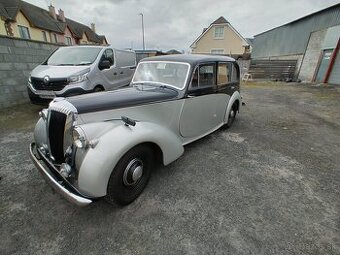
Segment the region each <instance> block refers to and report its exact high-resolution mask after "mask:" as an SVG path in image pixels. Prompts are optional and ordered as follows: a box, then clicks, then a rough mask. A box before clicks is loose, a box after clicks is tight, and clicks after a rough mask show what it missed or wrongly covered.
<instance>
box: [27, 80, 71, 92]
mask: <svg viewBox="0 0 340 255" xmlns="http://www.w3.org/2000/svg"><path fill="white" fill-rule="evenodd" d="M31 83H32V86H33V88H34V89H36V90H53V91H60V90H63V89H64V88H65V86H66V85H67V84H69V81H68V79H67V78H53V79H52V78H51V79H50V80H49V81H48V82H45V81H44V79H43V78H35V77H31Z"/></svg>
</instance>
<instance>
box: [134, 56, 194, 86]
mask: <svg viewBox="0 0 340 255" xmlns="http://www.w3.org/2000/svg"><path fill="white" fill-rule="evenodd" d="M150 63H152V64H157V63H162V64H167V63H168V64H180V65H186V66H187V67H188V69H187V73H186V75H185V79H184V82H183V84H182V87H178V86H175V85H172V84H168V83H164V82H161V81H143V80H139V81H135V77H136V74H137V71H138V68H139V67H140V65H142V64H150ZM190 68H191V65H190V64H189V63H186V62H178V61H152V60H150V61H142V62H139V63H138V65H137V68H136V72H135V73H134V75H133V78H132V81H131V84H132V85H135V84H155V85H158V86H160V87H161V86H164V85H165V86H169V87H171V88H174V89H176V90H183V89H185V87H186V84H187V82H188V79H189V75H190Z"/></svg>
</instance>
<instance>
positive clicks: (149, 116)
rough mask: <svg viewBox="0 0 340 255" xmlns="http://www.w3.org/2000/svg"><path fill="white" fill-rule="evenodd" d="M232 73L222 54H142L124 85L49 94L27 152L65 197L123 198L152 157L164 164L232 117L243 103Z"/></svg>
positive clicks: (144, 175)
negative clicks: (68, 94)
mask: <svg viewBox="0 0 340 255" xmlns="http://www.w3.org/2000/svg"><path fill="white" fill-rule="evenodd" d="M239 78H240V73H239V67H238V65H237V63H236V62H235V60H234V59H232V58H229V57H225V56H214V55H171V56H159V57H151V58H146V59H143V60H142V61H141V62H140V63H139V64H138V66H137V69H136V72H135V74H134V77H133V79H132V82H131V84H130V86H129V87H127V88H123V89H118V90H115V91H109V92H98V93H94V94H87V95H81V96H75V97H69V98H55V99H54V100H53V101H52V102H51V103H50V105H49V107H48V109H44V110H42V111H41V112H40V116H41V118H40V119H39V121H38V123H37V124H36V127H35V131H34V139H35V142H34V143H32V144H31V145H30V155H31V159H32V160H33V162H34V164H35V165H36V167H37V168H38V169H39V171H40V172H41V174H42V175H43V176H44V177H45V179H46V180H47V181H48V183H49V184H51V185H52V186H53V187H54V188H55V189H56V190H57V191H58V192H59V193H61V194H62V195H63V196H64V197H65V198H67V199H68V200H69V201H71V202H74V203H76V204H78V205H87V204H89V203H91V202H93V201H94V200H96V199H98V198H101V197H104V198H105V199H106V200H107V201H108V202H110V203H116V204H119V205H126V204H129V203H131V202H132V201H133V200H135V199H136V198H137V197H138V196H139V195H140V194H141V192H142V191H143V189H144V188H145V186H146V184H147V183H148V180H149V178H150V174H151V172H152V170H153V169H154V168H155V167H156V166H157V163H161V164H163V165H168V164H170V163H171V162H173V161H174V160H176V159H178V158H179V157H180V156H181V155H182V154H183V152H184V146H185V145H186V144H189V143H191V142H193V141H195V140H197V139H200V138H202V137H204V136H206V135H208V134H210V133H212V132H213V131H215V130H217V129H219V128H220V127H222V126H227V127H230V126H231V125H232V123H233V121H234V119H235V116H236V113H237V112H239V110H240V107H241V105H242V103H241V96H240V85H239Z"/></svg>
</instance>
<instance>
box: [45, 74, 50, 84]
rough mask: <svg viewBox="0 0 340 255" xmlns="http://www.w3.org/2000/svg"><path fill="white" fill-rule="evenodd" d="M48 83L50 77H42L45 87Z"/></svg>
mask: <svg viewBox="0 0 340 255" xmlns="http://www.w3.org/2000/svg"><path fill="white" fill-rule="evenodd" d="M49 82H50V77H49V76H48V75H46V76H45V77H44V84H45V85H48V84H49Z"/></svg>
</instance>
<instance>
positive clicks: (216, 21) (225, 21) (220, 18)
mask: <svg viewBox="0 0 340 255" xmlns="http://www.w3.org/2000/svg"><path fill="white" fill-rule="evenodd" d="M225 23H229V22H228V21H227V20H226V19H225V18H224V17H223V16H221V17H219V18H218V19H217V20H215V21H214V22H213V23H211V24H212V25H213V24H216V25H218V24H225Z"/></svg>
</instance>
